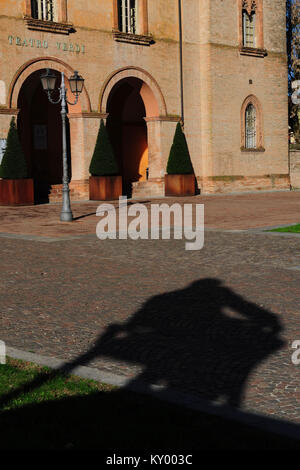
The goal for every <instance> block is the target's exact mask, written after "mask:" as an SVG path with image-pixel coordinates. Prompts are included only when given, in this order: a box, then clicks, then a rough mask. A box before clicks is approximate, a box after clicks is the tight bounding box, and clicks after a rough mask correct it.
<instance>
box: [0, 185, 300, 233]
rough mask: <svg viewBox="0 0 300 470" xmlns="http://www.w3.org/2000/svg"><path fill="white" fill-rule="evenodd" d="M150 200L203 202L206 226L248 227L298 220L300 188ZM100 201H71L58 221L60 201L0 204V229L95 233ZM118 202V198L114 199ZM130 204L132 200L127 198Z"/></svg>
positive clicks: (147, 203)
mask: <svg viewBox="0 0 300 470" xmlns="http://www.w3.org/2000/svg"><path fill="white" fill-rule="evenodd" d="M140 202H142V203H143V204H145V205H146V206H147V207H148V208H149V206H150V205H151V204H161V203H167V204H173V203H181V204H182V203H189V204H204V206H205V226H206V228H221V229H230V230H231V229H249V228H257V227H267V226H273V225H281V224H293V223H298V222H299V221H300V192H299V191H292V192H270V193H254V194H235V195H214V196H196V197H193V198H175V199H174V198H173V199H172V198H164V199H157V200H156V199H151V200H147V199H143V200H141V201H140ZM100 204H101V203H100V202H92V201H89V202H80V203H73V204H72V210H73V213H74V218H75V220H74V222H73V223H72V224H69V223H61V222H59V216H60V211H61V204H47V205H39V206H31V207H0V233H1V232H2V233H13V234H29V235H36V236H43V237H66V236H70V235H72V236H73V235H75V236H76V235H83V234H88V233H90V234H94V233H95V227H96V224H97V222H98V221H99V219H98V217H96V210H97V207H98V206H99V205H100ZM113 204H114V205H115V206H118V203H117V202H114V203H113ZM128 204H132V201H128Z"/></svg>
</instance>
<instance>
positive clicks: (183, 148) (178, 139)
mask: <svg viewBox="0 0 300 470" xmlns="http://www.w3.org/2000/svg"><path fill="white" fill-rule="evenodd" d="M167 173H168V174H169V175H191V174H193V173H194V170H193V165H192V162H191V158H190V153H189V149H188V146H187V142H186V138H185V135H184V133H183V131H182V127H181V124H180V123H178V124H177V127H176V131H175V135H174V140H173V144H172V147H171V150H170V155H169V160H168V164H167Z"/></svg>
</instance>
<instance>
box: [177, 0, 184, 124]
mask: <svg viewBox="0 0 300 470" xmlns="http://www.w3.org/2000/svg"><path fill="white" fill-rule="evenodd" d="M178 15H179V58H180V97H181V121H182V126H183V127H184V96H183V40H182V8H181V0H178Z"/></svg>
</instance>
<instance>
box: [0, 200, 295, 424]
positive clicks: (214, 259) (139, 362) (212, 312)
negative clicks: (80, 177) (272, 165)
mask: <svg viewBox="0 0 300 470" xmlns="http://www.w3.org/2000/svg"><path fill="white" fill-rule="evenodd" d="M179 201H180V202H191V201H193V202H194V203H195V202H196V203H204V204H205V222H206V228H207V229H209V230H207V231H206V233H205V246H204V248H203V249H202V250H200V251H191V252H188V251H185V249H184V241H182V240H140V241H133V240H106V241H100V240H98V239H97V238H96V236H95V228H96V223H97V217H96V216H95V212H96V208H97V206H98V203H92V202H83V203H76V204H75V203H74V204H73V210H74V215H75V218H76V221H75V222H74V223H72V224H60V223H59V222H58V219H59V211H60V206H59V205H56V204H54V205H45V206H35V207H30V208H5V207H1V208H0V223H1V228H0V232H1V234H0V235H1V238H0V243H1V245H0V246H1V248H0V250H1V251H0V253H1V255H0V259H1V269H0V292H1V304H0V330H1V336H0V339H1V340H4V341H6V342H7V344H8V345H9V346H11V347H15V348H18V349H21V350H25V351H31V352H35V353H38V354H42V355H45V356H53V357H57V358H61V359H66V360H70V359H75V358H79V357H81V360H80V361H81V363H82V364H83V365H89V366H91V367H96V368H98V369H100V370H103V371H105V372H110V373H114V374H118V375H123V376H125V377H128V378H130V379H131V381H132V383H134V382H135V381H136V380H138V379H139V380H140V379H141V380H143V381H145V382H146V383H148V384H155V385H160V386H162V387H165V388H166V389H174V390H180V391H183V392H187V393H191V394H193V395H196V396H198V397H200V398H201V399H204V400H206V401H208V402H210V403H212V404H227V405H229V406H231V407H234V408H239V409H241V410H244V411H247V412H250V413H256V414H263V415H267V416H272V417H274V418H276V419H281V420H286V421H291V422H294V423H300V393H299V378H300V365H298V366H297V365H294V364H293V363H292V360H291V356H292V353H293V349H292V343H293V341H295V340H297V339H298V340H300V325H299V317H300V304H299V293H300V287H299V286H300V249H299V248H300V238H298V236H297V235H294V236H286V235H282V234H272V233H264V232H260V233H259V232H256V231H255V230H252V229H259V228H262V227H267V226H275V225H284V224H289V223H297V222H300V192H292V193H288V192H277V193H260V194H248V195H247V194H244V195H235V196H230V195H227V196H221V195H220V196H207V197H200V196H199V197H196V198H193V199H184V198H181V199H180V200H178V199H176V201H174V200H168V199H164V200H163V202H179ZM154 202H157V201H154V200H151V201H149V200H148V201H147V205H150V204H151V203H154ZM160 202H161V201H160ZM299 237H300V235H299ZM149 386H150V385H149Z"/></svg>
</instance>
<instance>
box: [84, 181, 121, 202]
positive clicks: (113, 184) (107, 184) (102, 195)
mask: <svg viewBox="0 0 300 470" xmlns="http://www.w3.org/2000/svg"><path fill="white" fill-rule="evenodd" d="M89 186H90V200H91V201H114V200H115V199H119V197H120V196H122V176H90V181H89Z"/></svg>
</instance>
